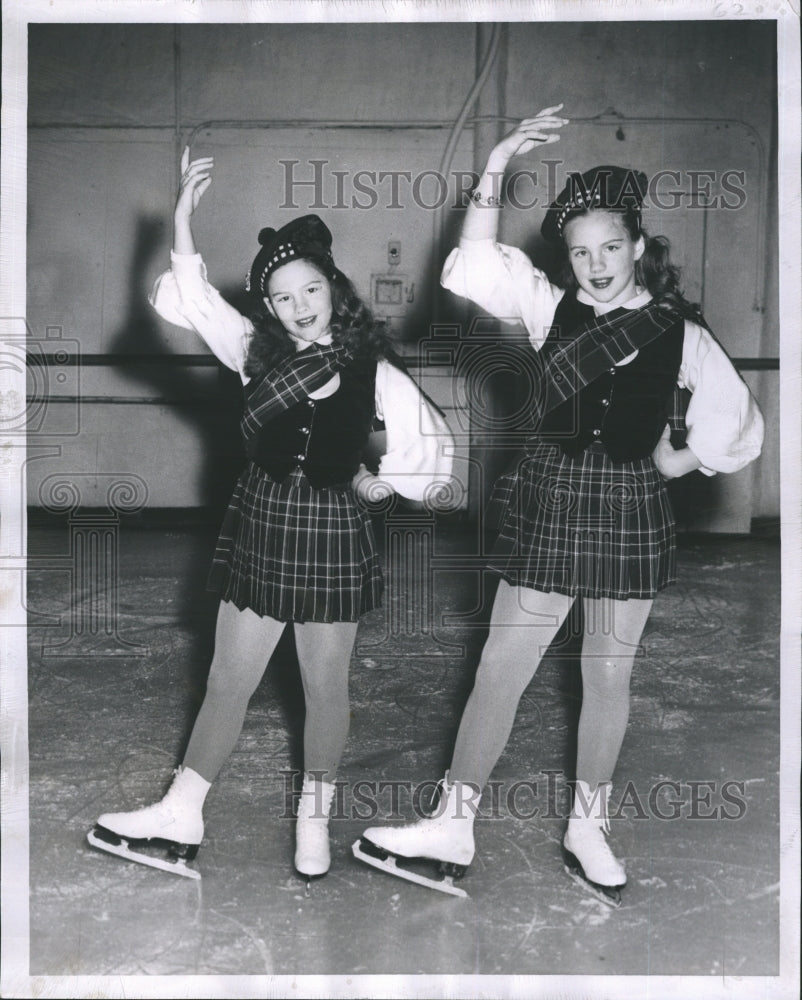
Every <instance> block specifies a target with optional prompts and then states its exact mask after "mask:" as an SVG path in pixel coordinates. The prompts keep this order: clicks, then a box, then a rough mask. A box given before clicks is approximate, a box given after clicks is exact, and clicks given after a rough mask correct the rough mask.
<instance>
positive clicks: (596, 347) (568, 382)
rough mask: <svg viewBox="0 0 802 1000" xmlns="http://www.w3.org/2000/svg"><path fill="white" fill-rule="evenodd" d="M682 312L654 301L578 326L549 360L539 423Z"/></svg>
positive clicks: (540, 395) (542, 384)
mask: <svg viewBox="0 0 802 1000" xmlns="http://www.w3.org/2000/svg"><path fill="white" fill-rule="evenodd" d="M677 318H678V314H677V313H676V312H674V311H673V310H666V309H665V308H662V309H661V308H660V307H659V306H658V305H657V304H656V303H655V302H650V303H649V304H648V305H646V306H644V307H643V308H642V309H631V310H626V311H622V310H620V309H616V310H614V311H613V312H611V313H607V314H606V315H603V316H596V317H594V318H593V319H589V320H587V321H586V322H585V323H583V324H582V325H581V326H580V327H578V329H577V331H576V334H575V335H572V336H571V341H570V343H568V344H565V345H564V346H562V347H558V348H556V349H555V350H553V351H552V352H550V354H549V356H548V358H546V359H545V362H544V365H543V368H542V372H541V376H540V392H539V393H538V394H537V398H536V402H535V408H536V419H537V423H538V424H539V423H540V421H541V420H542V419H543V417H544V416H545V415H546V414H547V413H549V412H550V411H551V410H553V409H555V408H556V407H558V406H560V405H561V404H562V403H565V402H566V401H567V400H569V399H571V398H572V397H574V396H576V395H577V393H579V392H581V391H582V389H584V388H585V387H586V386H588V385H590V383H591V382H593V381H595V380H596V379H597V378H599V377H600V376H601V375H603V374H604V373H605V372H606V371H608V370H609V369H610V368H611V367H612V366H614V365H616V364H618V363H619V362H620V361H623V360H624V358H626V357H628V356H629V355H630V354H632V353H634V352H635V351H638V350H640V349H641V348H642V347H645V346H646V345H647V344H649V343H651V341H653V340H656V339H657V338H658V337H660V336H661V335H662V334H664V333H665V332H666V331H667V330H668V329H670V328H671V327H672V326H673V325H674V324H675V323H676V322H677Z"/></svg>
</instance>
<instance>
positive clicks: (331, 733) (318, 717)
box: [295, 622, 357, 782]
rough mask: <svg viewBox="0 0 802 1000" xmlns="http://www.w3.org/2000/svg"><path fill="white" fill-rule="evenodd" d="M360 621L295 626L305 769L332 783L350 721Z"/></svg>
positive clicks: (320, 779)
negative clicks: (351, 679) (352, 669)
mask: <svg viewBox="0 0 802 1000" xmlns="http://www.w3.org/2000/svg"><path fill="white" fill-rule="evenodd" d="M356 631H357V622H325V623H320V622H307V623H306V624H304V625H298V624H296V625H295V646H296V649H297V651H298V661H299V663H300V667H301V680H302V682H303V687H304V698H305V701H306V721H305V723H304V770H305V771H307V772H309V773H311V772H314V774H315V777H316V778H317V780H318V781H328V782H333V781H334V779H335V777H336V772H337V767H338V766H339V763H340V758H341V757H342V755H343V750H344V749H345V741H346V738H347V737H348V727H349V724H350V711H351V709H350V703H349V700H348V675H349V672H350V666H351V653H352V652H353V648H354V640H355V639H356Z"/></svg>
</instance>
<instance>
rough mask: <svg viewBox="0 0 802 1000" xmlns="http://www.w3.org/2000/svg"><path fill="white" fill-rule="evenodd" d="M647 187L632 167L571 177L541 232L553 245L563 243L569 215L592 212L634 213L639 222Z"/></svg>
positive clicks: (600, 169)
mask: <svg viewBox="0 0 802 1000" xmlns="http://www.w3.org/2000/svg"><path fill="white" fill-rule="evenodd" d="M648 186H649V182H648V178H647V177H646V174H644V173H643V172H642V171H640V170H632V169H631V168H629V167H612V166H603V167H593V168H592V169H591V170H587V171H585V173H584V174H579V173H570V174H569V175H568V181H567V183H566V185H565V187H564V188H563V189H562V191H561V192H560V193H559V195H558V196H557V198H556V200H555V201H553V202H552V203H551V205H550V206H549V209H548V211H547V212H546V215H545V218H544V219H543V223H542V225H541V227H540V232H541V233H542V234H543V237H544V239H547V240H548V241H549V242H550V243H560V242H561V241H562V235H563V226H564V225H565V223H566V222H567V221H568V217H569V216H570V214H571V213H572V212H576V211H582V210H583V209H591V208H599V209H607V210H609V211H618V212H625V211H631V212H634V213H635V214H636V215H637V216H638V221H640V212H641V207H642V205H643V199H644V198H645V196H646V192H647V190H648Z"/></svg>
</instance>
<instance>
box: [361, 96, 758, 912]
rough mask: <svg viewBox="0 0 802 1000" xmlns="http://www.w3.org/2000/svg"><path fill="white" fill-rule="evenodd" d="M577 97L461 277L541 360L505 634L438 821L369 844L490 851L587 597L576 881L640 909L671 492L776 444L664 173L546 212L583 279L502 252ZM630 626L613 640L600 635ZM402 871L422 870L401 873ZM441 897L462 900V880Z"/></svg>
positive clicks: (451, 262) (525, 136)
mask: <svg viewBox="0 0 802 1000" xmlns="http://www.w3.org/2000/svg"><path fill="white" fill-rule="evenodd" d="M561 108H562V105H557V106H556V107H553V108H546V109H545V110H543V111H541V112H540V113H539V114H538V115H537V116H536V117H535V118H533V119H526V120H525V121H523V122H522V123H521V124H520V125H519V126H518V127H517V128H515V129H514V130H513V131H512V132H510V133H509V134H508V135H507V136H505V138H504V139H502V140H501V141H500V142H499V143H498V145H497V146H496V147H495V148H494V150H493V151H492V153H491V155H490V157H489V160H488V163H487V167H486V169H485V172H484V174H483V176H482V178H481V179H480V181H479V183H478V185H477V187H476V189H475V191H474V194H473V201H472V203H471V204H469V206H468V209H467V212H466V216H465V221H464V228H463V231H462V237H461V240H460V244H459V247H458V248H457V249H455V250H453V251H452V252H451V254H450V256H449V257H448V259H447V261H446V264H445V268H444V271H443V275H442V284H443V285H444V286H445V287H446V288H448V289H450V290H451V291H453V292H455V293H456V294H457V295H460V296H464V297H467V298H469V299H472V300H473V301H474V302H475V303H476V304H477V305H479V306H480V307H481V308H482V309H486V310H487V311H488V312H489V313H491V314H492V315H493V316H496V317H499V318H502V319H504V320H507V321H517V322H518V323H520V324H523V326H524V327H525V329H526V331H527V333H528V336H529V340H530V342H531V344H532V347H533V349H534V351H535V352H537V355H536V359H535V360H536V363H535V372H536V377H535V385H534V391H533V394H532V411H533V412H532V434H531V438H530V439H529V442H528V447H527V449H526V457H525V458H524V459H523V460H522V461H521V462H520V463H519V465H518V467H517V469H516V470H515V472H514V473H512V474H511V475H508V476H505V477H502V479H501V480H500V481H499V482H498V483H497V485H496V490H495V496H494V499H495V500H496V501H499V502H500V503H501V504H502V505H503V506H502V509H503V511H504V514H503V517H502V523H501V528H500V533H499V536H498V539H497V542H496V543H495V547H494V550H493V552H492V555H491V558H490V568H491V569H492V570H493V571H495V572H496V573H497V574H498V575H499V576H500V581H499V584H498V591H497V595H496V598H495V603H494V606H493V610H492V616H491V622H490V629H489V635H488V638H487V641H486V644H485V646H484V650H483V652H482V656H481V660H480V663H479V666H478V670H477V674H476V680H475V685H474V688H473V691H472V693H471V695H470V697H469V699H468V702H467V704H466V707H465V710H464V714H463V716H462V720H461V724H460V728H459V732H458V735H457V740H456V745H455V748H454V752H453V758H452V762H451V766H450V768H449V770H448V772H447V773H446V776H445V778H444V779H443V781H442V783H441V795H440V802H439V805H438V808H437V811H436V813H435V814H434V815H433V816H432V817H427V818H424V819H422V820H420V821H419V822H417V823H415V824H412V825H408V826H404V827H394V828H393V827H375V828H373V829H369V830H367V831H366V832H365V834H364V837H363V840H362V842H361V845H359V844H356V845H354V852H355V853H356V854H357V856H362V857H363V858H364V860H366V861H368V862H369V863H372V864H376V865H377V867H385V866H387V867H389V869H390V870H393V866H394V864H395V862H394V860H393V859H392V858H390V859H388V858H387V852H389V853H390V854H394V855H396V856H398V857H405V858H411V857H422V858H429V859H434V860H436V861H440V862H444V863H445V866H446V870H447V874H448V866H451V869H450V874H451V875H452V876H453V875H455V874H456V875H459V874H461V873H462V872H463V871H464V868H465V866H467V865H468V864H469V863H470V862H471V860H472V858H473V855H474V836H473V822H474V815H475V810H476V808H477V806H478V802H479V798H480V795H481V791H482V789H483V787H484V785H485V784H486V782H487V780H488V778H489V777H490V774H491V772H492V770H493V767H494V766H495V764H496V761H497V760H498V759H499V757H500V755H501V753H502V751H503V750H504V747H505V745H506V743H507V741H508V738H509V735H510V732H511V729H512V725H513V721H514V718H515V714H516V710H517V706H518V702H519V699H520V698H521V695H522V694H523V692H524V690H525V688H526V687H527V685H528V684H529V682H530V681H531V680H532V677H533V676H534V673H535V671H536V670H537V667H538V665H539V663H540V659H541V657H542V655H543V653H545V651H546V650H547V648H548V646H549V644H550V643H551V642H552V640H553V639H554V637H555V636H556V634H557V631H558V630H559V628H560V626H561V624H562V623H563V621H564V620H565V618H566V616H567V615H568V612H569V611H570V609H571V606H572V605H573V604H574V602H575V601H576V600H581V601H582V605H583V611H584V621H585V623H586V625H585V632H584V635H583V646H582V662H581V669H582V687H583V697H582V708H581V715H580V719H579V728H578V737H577V739H578V743H577V755H576V779H577V780H576V784H575V790H574V802H573V808H572V811H571V814H570V818H569V820H568V827H567V831H566V833H565V838H564V848H565V851H566V855H567V858H566V860H567V861H568V863H569V865H570V866H571V869H572V870H573V871H574V872H575V873H576V874H577V875H578V877H581V878H583V879H584V880H585V883H583V884H588V885H591V886H592V887H593V888H594V889H595V890H596V891H598V892H600V893H601V894H602V895H603V896H604V898H605V899H606V900H611V901H612V902H613V903H617V902H620V890H621V888H622V887H623V885H624V884H625V882H626V875H625V871H624V867H623V865H622V864H621V862H620V861H619V860H618V859H617V858H616V857H615V855H614V854H613V852H612V851H611V849H610V847H609V846H608V843H607V840H606V839H605V834H606V833H607V832H608V805H607V804H608V798H609V794H610V789H611V779H612V777H613V772H614V770H615V767H616V762H617V760H618V756H619V751H620V749H621V745H622V741H623V739H624V734H625V731H626V727H627V720H628V716H629V685H630V674H631V671H632V666H633V660H634V657H635V654H636V652H637V649H638V644H639V642H640V638H641V634H642V632H643V629H644V626H645V624H646V620H647V618H648V615H649V611H650V609H651V607H652V601H653V600H654V598H655V596H656V595H657V593H658V592H659V591H661V590H662V589H663V588H664V587H666V586H667V585H668V584H670V583H672V582H673V581H674V579H675V533H674V521H673V517H672V512H671V508H670V505H669V500H668V497H667V495H666V485H665V483H666V480H668V479H672V478H675V477H677V476H683V475H685V474H686V473H688V472H690V471H691V470H693V469H701V471H702V472H704V473H706V474H711V475H712V474H713V473H714V472H734V471H736V470H738V469H741V468H743V467H744V466H745V465H747V463H749V462H751V461H752V460H753V459H754V458H755V457H756V456H757V455H758V454H759V452H760V448H761V444H762V435H763V421H762V417H761V414H760V412H759V409H758V407H757V404H756V403H755V400H754V399H753V398H752V396H751V395H750V392H749V390H748V388H747V386H746V385H745V383H744V382H743V381H742V380H741V378H740V377H739V375H738V374H737V372H736V371H735V369H734V368H733V366H732V364H731V362H730V360H729V359H728V357H727V355H726V354H725V352H724V351H723V350H722V348H721V347H720V346H719V344H718V343H717V342H716V340H715V339H714V338H713V336H712V335H711V333H710V332H709V330H708V329H707V328H706V326H705V325H704V321H703V320H702V318H701V316H700V315H699V313H698V310H696V309H695V308H693V307H692V306H691V305H690V304H689V303H688V302H687V301H686V300H685V299H684V298H683V296H682V294H681V292H680V289H679V286H678V272H677V269H676V268H675V267H674V266H673V265H672V264H671V262H670V258H669V248H668V244H667V242H666V241H665V240H664V239H662V238H660V237H657V238H650V237H649V236H648V235H647V234H646V232H645V231H644V229H643V225H642V219H641V207H642V202H643V199H644V195H645V193H646V190H647V178H646V177H645V176H644V175H643V174H642V173H640V172H638V171H633V170H628V169H624V168H621V167H595V168H593V169H592V170H589V171H587V172H586V173H584V174H582V175H581V177H580V176H578V175H571V176H570V177H569V181H568V183H567V185H566V187H565V189H564V190H563V191H562V192H561V194H560V195H559V196H558V197H557V199H556V201H555V202H554V203H553V204H552V205H551V206H550V207H549V209H548V211H547V212H546V215H545V218H544V219H543V223H542V227H541V232H542V234H543V236H544V237H545V238H546V239H547V240H549V241H551V242H553V243H555V244H557V245H559V246H560V247H561V248H562V250H563V252H564V254H565V263H566V266H565V275H564V281H563V283H562V284H563V287H555V286H554V285H552V284H550V282H549V281H548V280H547V278H546V277H545V276H544V274H543V273H542V272H541V271H539V270H537V269H536V268H534V267H533V266H532V264H531V263H530V261H529V259H528V258H527V257H526V256H525V255H524V254H523V253H522V252H521V251H520V250H517V249H515V248H513V247H509V246H504V245H502V244H499V243H497V242H496V240H495V237H496V232H497V227H498V221H499V213H500V198H499V184H498V181H499V178H501V177H503V175H504V171H505V169H506V167H507V164H508V162H509V160H510V159H511V158H512V157H513V156H515V155H516V154H519V153H525V152H527V151H528V150H531V149H532V148H533V147H535V146H537V145H539V144H544V143H552V142H555V141H556V140H557V139H558V137H559V132H558V130H559V129H560V128H561V127H562V126H563V125H564V124H565V123H566V119H564V118H561V117H559V111H560V109H561ZM677 385H679V386H681V387H686V388H687V389H689V390H690V391H691V393H692V396H691V398H690V404H689V406H688V409H687V415H686V418H685V419H686V425H687V445H686V446H685V447H682V448H679V449H678V450H675V449H674V448H673V447H672V445H671V443H670V441H669V427H668V415H669V407H670V404H671V402H672V397H673V393H674V389H675V386H677ZM588 623H610V624H611V627H610V628H606V629H605V628H588V627H587V624H588ZM395 873H396V874H403V872H402V871H400V870H399V869H398V868H395ZM429 884H431V885H433V886H434V887H436V888H443V889H444V890H445V891H450V890H453V889H455V887H454V886H453V883H452V881H451V878H450V877H449V878H447V879H445V880H444V881H443V882H441V883H438V882H435V881H430V883H429Z"/></svg>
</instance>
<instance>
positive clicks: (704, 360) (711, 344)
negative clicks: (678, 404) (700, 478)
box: [677, 321, 763, 476]
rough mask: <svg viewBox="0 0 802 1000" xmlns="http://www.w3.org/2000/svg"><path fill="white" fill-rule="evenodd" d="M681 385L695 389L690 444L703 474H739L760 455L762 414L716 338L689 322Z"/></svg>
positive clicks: (689, 420)
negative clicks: (740, 470)
mask: <svg viewBox="0 0 802 1000" xmlns="http://www.w3.org/2000/svg"><path fill="white" fill-rule="evenodd" d="M677 382H678V384H679V385H680V386H681V387H683V388H687V389H689V390H690V391H691V394H692V395H691V400H690V403H689V404H688V412H687V413H686V415H685V423H686V426H687V428H688V437H687V444H688V447H689V448H690V449H691V451H692V452H693V453H694V455H696V457H697V458H698V459H699V460H700V461H701V463H702V468H701V470H700V471H701V472H704V473H705V474H706V475H708V476H712V475H713V474H714V473H716V472H737V471H738V470H739V469H742V468H744V466H746V465H748V464H749V463H750V462H752V461H753V460H754V459H756V458H757V457H758V455H759V454H760V449H761V447H762V446H763V415H762V414H761V412H760V407H759V406H758V405H757V402H756V400H755V398H754V396H753V395H752V393H751V392H750V391H749V387H748V386H747V384H746V383H745V382H744V380H743V379H742V378H741V376H740V375H739V374H738V372H737V371H736V370H735V368H734V366H733V364H732V362H731V361H730V359H729V357H728V356H727V354H726V352H725V351H724V349H723V348H722V347H721V346H720V345H719V343H718V342H717V341H716V339H715V337H713V335H712V334H711V333H709V332H708V331H707V330H705V329H704V327H701V326H698V325H697V324H696V323H692V322H690V321H686V323H685V340H684V344H683V350H682V364H681V365H680V370H679V377H678V379H677Z"/></svg>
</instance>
